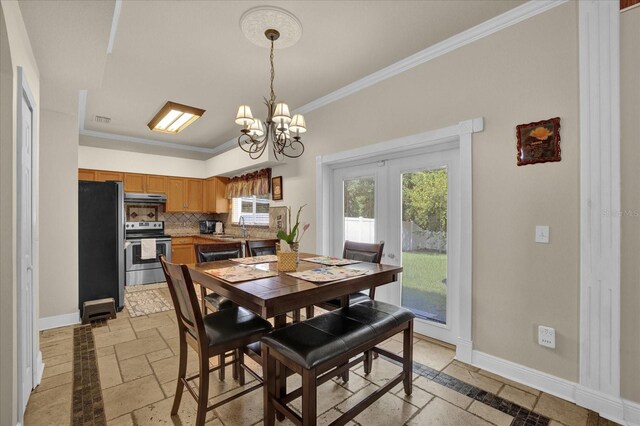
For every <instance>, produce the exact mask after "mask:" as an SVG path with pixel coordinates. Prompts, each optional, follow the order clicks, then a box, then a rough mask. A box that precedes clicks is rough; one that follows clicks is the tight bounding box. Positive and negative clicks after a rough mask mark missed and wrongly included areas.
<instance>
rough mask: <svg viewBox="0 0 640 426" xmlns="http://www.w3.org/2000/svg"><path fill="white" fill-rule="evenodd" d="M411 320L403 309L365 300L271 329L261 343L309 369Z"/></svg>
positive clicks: (407, 311)
mask: <svg viewBox="0 0 640 426" xmlns="http://www.w3.org/2000/svg"><path fill="white" fill-rule="evenodd" d="M413 317H414V315H413V313H412V312H411V311H409V310H407V309H404V308H400V307H397V306H394V305H390V304H388V303H384V302H376V301H373V300H368V301H365V302H363V303H360V304H356V305H352V306H349V307H345V308H341V309H337V310H335V311H332V312H329V313H327V314H324V315H320V316H318V317H315V318H312V319H309V320H307V321H304V322H301V323H297V324H293V325H290V326H288V327H285V328H282V329H278V330H275V331H273V332H271V333H269V334H268V335H266V336H265V337H263V338H262V341H263V342H264V343H266V344H268V345H269V346H270V347H272V348H274V349H275V350H277V351H278V352H280V353H282V354H283V355H285V356H286V357H288V358H290V359H291V360H293V361H294V362H295V363H297V364H299V365H302V366H304V367H305V368H307V369H312V368H314V367H316V366H318V365H320V364H322V363H323V362H326V361H328V360H330V359H332V358H334V357H336V356H338V355H342V354H344V353H346V352H348V351H349V350H351V349H354V348H356V347H357V346H359V345H361V344H363V343H366V342H367V341H369V340H372V339H374V338H375V337H376V336H378V335H380V334H382V333H385V332H386V331H389V330H391V329H392V328H393V327H395V326H397V325H399V324H402V323H403V322H406V321H408V320H410V319H412V318H413Z"/></svg>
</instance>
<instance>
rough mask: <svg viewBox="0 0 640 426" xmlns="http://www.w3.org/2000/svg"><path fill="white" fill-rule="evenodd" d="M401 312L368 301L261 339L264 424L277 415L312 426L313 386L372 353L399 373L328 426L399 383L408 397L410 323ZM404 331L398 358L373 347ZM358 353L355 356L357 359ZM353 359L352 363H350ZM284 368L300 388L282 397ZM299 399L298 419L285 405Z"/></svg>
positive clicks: (342, 420)
mask: <svg viewBox="0 0 640 426" xmlns="http://www.w3.org/2000/svg"><path fill="white" fill-rule="evenodd" d="M414 317H415V316H414V314H413V313H412V312H411V311H409V310H407V309H404V308H401V307H398V306H394V305H391V304H388V303H384V302H379V301H375V300H367V301H364V302H361V303H357V304H354V305H351V306H346V307H344V308H340V309H337V310H335V311H332V312H329V313H326V314H324V315H320V316H317V317H314V318H311V319H308V320H306V321H303V322H299V323H294V324H292V325H290V326H287V327H284V328H280V329H277V330H275V331H273V332H271V333H269V334H267V335H266V336H264V337H263V338H262V340H261V345H262V348H261V349H262V367H263V369H264V372H265V373H264V377H265V387H264V390H263V392H264V422H265V423H264V424H265V425H266V426H272V425H274V424H275V416H276V413H278V414H279V415H281V416H286V417H287V418H289V420H291V421H292V422H293V423H294V424H296V425H302V426H309V425H315V424H316V421H317V399H316V398H317V387H318V386H320V385H321V384H323V383H325V382H327V381H328V380H330V379H331V378H333V377H336V376H340V375H342V374H343V373H344V372H345V371H348V370H349V368H351V367H352V366H354V365H356V364H357V363H359V362H361V361H363V360H365V357H366V356H371V351H372V350H373V351H376V352H378V353H380V354H381V355H384V356H386V357H388V358H390V359H392V360H395V361H398V362H400V363H401V364H402V371H401V372H400V373H399V374H398V375H396V376H395V377H393V378H392V379H391V380H389V381H388V382H387V384H385V385H384V386H382V387H381V388H380V389H378V390H376V391H375V392H374V393H372V394H371V395H369V396H368V397H367V398H365V399H364V400H362V401H360V402H359V403H358V404H356V405H355V406H354V407H353V408H351V409H350V410H349V411H347V412H346V413H344V414H343V415H342V416H341V417H339V418H338V419H336V420H335V421H334V422H333V423H331V424H332V425H343V424H346V423H348V422H349V420H351V419H353V418H354V417H356V416H357V415H358V414H359V413H361V412H362V411H363V410H364V409H366V408H367V407H368V406H369V405H371V404H372V403H373V402H375V401H376V400H377V399H378V398H380V397H381V396H382V395H383V394H384V393H386V392H388V391H390V390H391V389H392V388H393V387H394V386H396V385H397V384H398V383H400V382H401V381H402V382H403V385H404V391H405V393H406V394H407V395H410V394H411V392H412V381H411V378H412V367H413V319H414ZM401 332H402V333H403V351H402V356H399V355H397V354H394V353H391V352H389V351H386V350H384V349H381V348H377V347H376V345H378V344H380V343H382V342H383V341H385V340H387V339H388V338H390V337H391V336H393V335H395V334H398V333H401ZM358 355H359V356H358ZM353 357H357V358H355V359H351V358H353ZM287 369H290V370H292V371H293V372H295V373H297V374H299V375H301V376H302V386H301V387H300V388H298V389H295V390H293V391H290V392H289V393H286V391H285V389H286V385H283V380H286V375H287V374H286V371H287ZM299 397H302V415H301V416H300V415H298V414H297V413H296V412H295V411H293V410H292V409H291V408H290V407H289V406H288V404H289V403H291V402H292V401H293V400H295V399H297V398H299Z"/></svg>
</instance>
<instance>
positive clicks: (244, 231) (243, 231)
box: [238, 216, 247, 238]
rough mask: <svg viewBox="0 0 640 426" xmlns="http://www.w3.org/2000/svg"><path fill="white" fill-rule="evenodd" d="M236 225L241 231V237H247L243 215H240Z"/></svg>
mask: <svg viewBox="0 0 640 426" xmlns="http://www.w3.org/2000/svg"><path fill="white" fill-rule="evenodd" d="M238 225H240V230H241V231H242V238H247V227H246V226H245V224H244V216H240V220H238Z"/></svg>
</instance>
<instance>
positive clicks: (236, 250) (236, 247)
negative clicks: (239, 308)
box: [194, 242, 242, 314]
mask: <svg viewBox="0 0 640 426" xmlns="http://www.w3.org/2000/svg"><path fill="white" fill-rule="evenodd" d="M194 248H195V251H196V261H197V262H198V263H204V262H215V261H217V260H228V259H236V258H239V257H242V243H239V242H224V243H215V244H195V245H194ZM200 292H201V293H200V294H201V299H202V312H203V313H204V314H206V313H207V311H212V312H215V311H219V310H222V309H227V308H231V307H233V302H231V301H230V300H229V299H227V298H226V297H222V296H220V295H219V294H217V293H208V294H207V289H206V288H204V287H203V286H200Z"/></svg>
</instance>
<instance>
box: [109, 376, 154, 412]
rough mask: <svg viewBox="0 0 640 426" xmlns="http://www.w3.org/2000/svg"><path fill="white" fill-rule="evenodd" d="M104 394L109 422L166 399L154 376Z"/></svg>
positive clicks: (127, 383) (116, 387)
mask: <svg viewBox="0 0 640 426" xmlns="http://www.w3.org/2000/svg"><path fill="white" fill-rule="evenodd" d="M102 393H103V397H104V411H105V415H106V417H107V420H110V419H114V418H116V417H120V416H122V415H123V414H126V413H130V412H132V411H134V410H137V409H138V408H142V407H145V406H147V405H149V404H152V403H154V402H157V401H160V400H162V399H164V394H163V393H162V389H160V385H159V384H158V381H157V380H156V378H155V377H154V376H147V377H143V378H141V379H137V380H133V381H131V382H126V383H123V384H121V385H118V386H114V387H111V388H108V389H105V390H103V392H102Z"/></svg>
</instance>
